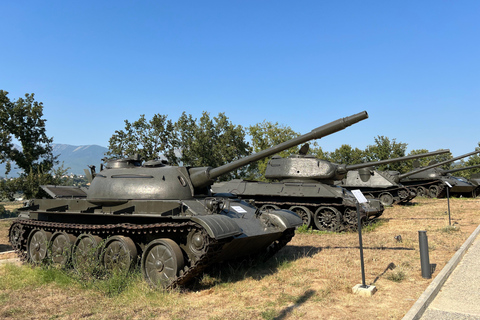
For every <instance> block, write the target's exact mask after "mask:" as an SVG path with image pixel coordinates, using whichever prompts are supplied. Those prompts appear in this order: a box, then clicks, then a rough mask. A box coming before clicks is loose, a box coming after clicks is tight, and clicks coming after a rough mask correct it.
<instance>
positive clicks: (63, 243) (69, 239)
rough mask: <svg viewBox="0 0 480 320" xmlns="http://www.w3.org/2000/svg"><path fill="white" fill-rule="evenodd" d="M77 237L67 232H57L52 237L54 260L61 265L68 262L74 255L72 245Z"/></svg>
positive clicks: (51, 244)
mask: <svg viewBox="0 0 480 320" xmlns="http://www.w3.org/2000/svg"><path fill="white" fill-rule="evenodd" d="M75 239H76V237H75V236H74V235H73V234H68V233H66V232H61V231H59V232H55V233H54V234H53V236H52V238H51V239H50V246H51V250H52V262H53V263H55V264H58V265H61V266H64V265H66V264H67V262H68V260H69V259H70V257H71V255H72V246H73V244H74V243H75Z"/></svg>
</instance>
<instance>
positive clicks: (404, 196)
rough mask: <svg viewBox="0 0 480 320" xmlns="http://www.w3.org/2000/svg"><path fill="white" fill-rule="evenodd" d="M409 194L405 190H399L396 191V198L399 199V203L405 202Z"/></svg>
mask: <svg viewBox="0 0 480 320" xmlns="http://www.w3.org/2000/svg"><path fill="white" fill-rule="evenodd" d="M409 195H410V193H409V192H408V190H407V189H400V190H398V197H399V198H400V201H405V200H407V198H408V196H409Z"/></svg>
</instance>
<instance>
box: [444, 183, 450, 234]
mask: <svg viewBox="0 0 480 320" xmlns="http://www.w3.org/2000/svg"><path fill="white" fill-rule="evenodd" d="M445 184H446V185H447V203H448V225H449V226H451V225H452V219H450V188H451V187H452V185H451V184H450V183H448V181H445Z"/></svg>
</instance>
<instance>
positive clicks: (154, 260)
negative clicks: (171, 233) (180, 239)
mask: <svg viewBox="0 0 480 320" xmlns="http://www.w3.org/2000/svg"><path fill="white" fill-rule="evenodd" d="M184 264H185V263H184V260H183V254H182V250H181V249H180V247H179V246H178V245H177V244H176V243H175V241H173V240H170V239H157V240H153V241H152V242H150V243H149V244H148V245H147V246H146V247H145V250H144V251H143V254H142V266H141V268H142V273H143V276H144V277H145V280H147V282H148V283H149V284H151V285H153V286H155V287H168V286H169V285H171V284H172V283H173V282H174V281H175V280H176V279H177V277H178V273H179V271H180V270H182V269H183V267H184Z"/></svg>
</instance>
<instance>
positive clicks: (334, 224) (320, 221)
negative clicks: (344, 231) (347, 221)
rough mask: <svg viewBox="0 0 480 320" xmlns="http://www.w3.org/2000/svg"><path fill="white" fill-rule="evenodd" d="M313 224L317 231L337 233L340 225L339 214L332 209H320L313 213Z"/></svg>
mask: <svg viewBox="0 0 480 320" xmlns="http://www.w3.org/2000/svg"><path fill="white" fill-rule="evenodd" d="M313 222H314V223H315V227H317V229H318V230H323V231H334V232H335V231H339V230H340V226H341V224H342V219H341V213H340V211H338V210H337V209H335V208H333V207H320V208H318V209H317V211H315V215H314V217H313Z"/></svg>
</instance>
